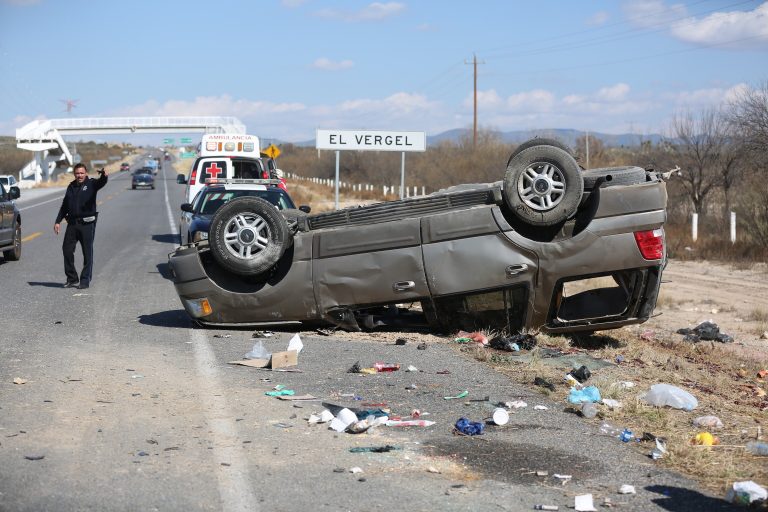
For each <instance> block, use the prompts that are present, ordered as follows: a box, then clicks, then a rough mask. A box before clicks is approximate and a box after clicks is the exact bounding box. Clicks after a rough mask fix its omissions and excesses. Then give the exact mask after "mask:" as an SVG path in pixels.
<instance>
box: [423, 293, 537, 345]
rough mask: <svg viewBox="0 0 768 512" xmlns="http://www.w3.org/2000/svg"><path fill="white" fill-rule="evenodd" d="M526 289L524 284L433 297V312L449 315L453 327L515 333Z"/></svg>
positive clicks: (523, 310) (525, 301) (520, 323)
mask: <svg viewBox="0 0 768 512" xmlns="http://www.w3.org/2000/svg"><path fill="white" fill-rule="evenodd" d="M527 304H528V289H527V288H526V287H525V286H516V287H513V288H503V289H500V290H494V291H490V292H483V293H472V294H465V295H453V296H450V297H439V298H436V299H435V308H436V309H437V314H438V315H442V317H443V318H446V319H448V318H450V319H451V320H450V323H451V325H452V326H453V327H455V328H458V329H463V330H465V331H474V330H477V329H491V330H500V329H506V330H507V334H517V333H519V332H520V330H521V329H522V326H523V323H524V322H525V313H526V307H527Z"/></svg>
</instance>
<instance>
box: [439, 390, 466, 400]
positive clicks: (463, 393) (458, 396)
mask: <svg viewBox="0 0 768 512" xmlns="http://www.w3.org/2000/svg"><path fill="white" fill-rule="evenodd" d="M468 394H469V391H462V392H461V393H459V394H458V395H456V396H444V397H443V400H456V399H458V398H464V397H465V396H467V395H468Z"/></svg>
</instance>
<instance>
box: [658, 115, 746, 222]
mask: <svg viewBox="0 0 768 512" xmlns="http://www.w3.org/2000/svg"><path fill="white" fill-rule="evenodd" d="M668 142H669V144H668V147H669V148H670V150H671V155H670V156H672V157H673V159H674V160H675V161H676V162H675V163H677V165H679V166H680V168H681V169H682V185H683V187H684V188H685V191H686V193H687V195H688V198H689V199H690V201H691V203H692V204H693V210H694V212H696V213H698V214H699V215H703V214H704V213H705V205H706V201H707V198H708V196H709V195H710V193H711V192H712V191H713V190H716V188H717V187H720V186H723V185H724V182H725V176H726V175H728V176H729V178H728V180H729V185H728V186H729V188H730V186H731V185H732V184H733V180H735V177H734V176H735V175H736V174H737V173H738V172H739V167H738V161H737V160H738V151H735V150H734V148H733V147H732V144H733V139H732V136H731V134H730V132H729V125H728V123H727V122H726V121H725V118H724V117H723V115H722V114H721V112H720V111H719V109H714V108H713V109H705V110H703V111H702V112H701V113H699V114H698V115H694V114H692V113H690V112H687V113H683V114H678V115H676V116H675V117H674V119H673V121H672V140H670V141H668Z"/></svg>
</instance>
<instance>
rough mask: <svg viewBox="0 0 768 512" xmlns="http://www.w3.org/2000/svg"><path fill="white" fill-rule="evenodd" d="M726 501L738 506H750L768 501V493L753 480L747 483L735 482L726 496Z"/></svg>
mask: <svg viewBox="0 0 768 512" xmlns="http://www.w3.org/2000/svg"><path fill="white" fill-rule="evenodd" d="M725 499H726V501H729V502H731V503H736V504H738V505H749V504H751V503H752V502H754V501H758V500H768V492H767V491H766V490H765V487H762V486H760V485H758V484H756V483H755V482H753V481H752V480H748V481H746V482H734V483H733V486H732V487H731V488H730V489H729V490H728V494H726V496H725Z"/></svg>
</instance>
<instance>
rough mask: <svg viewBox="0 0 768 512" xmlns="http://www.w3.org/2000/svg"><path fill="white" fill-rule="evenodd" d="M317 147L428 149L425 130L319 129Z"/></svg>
mask: <svg viewBox="0 0 768 512" xmlns="http://www.w3.org/2000/svg"><path fill="white" fill-rule="evenodd" d="M315 145H316V147H317V149H332V150H337V151H344V150H353V151H426V150H427V136H426V134H425V133H424V132H389V131H377V130H317V138H316V139H315Z"/></svg>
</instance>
